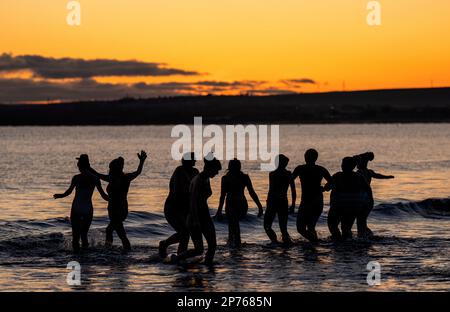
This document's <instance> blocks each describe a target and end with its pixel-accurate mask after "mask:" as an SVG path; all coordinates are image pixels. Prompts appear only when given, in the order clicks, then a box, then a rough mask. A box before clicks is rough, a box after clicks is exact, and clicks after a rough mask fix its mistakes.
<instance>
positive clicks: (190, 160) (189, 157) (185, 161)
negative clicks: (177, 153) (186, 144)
mask: <svg viewBox="0 0 450 312" xmlns="http://www.w3.org/2000/svg"><path fill="white" fill-rule="evenodd" d="M195 162H196V159H195V153H193V152H189V153H185V154H184V155H183V158H182V159H181V164H182V165H183V166H185V167H194V166H195Z"/></svg>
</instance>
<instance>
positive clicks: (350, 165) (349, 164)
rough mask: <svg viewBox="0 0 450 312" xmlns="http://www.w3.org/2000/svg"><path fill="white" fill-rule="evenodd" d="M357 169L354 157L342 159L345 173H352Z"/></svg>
mask: <svg viewBox="0 0 450 312" xmlns="http://www.w3.org/2000/svg"><path fill="white" fill-rule="evenodd" d="M355 167H356V162H355V159H354V158H353V157H345V158H344V159H342V164H341V168H342V171H343V172H352V171H353V170H354V169H355Z"/></svg>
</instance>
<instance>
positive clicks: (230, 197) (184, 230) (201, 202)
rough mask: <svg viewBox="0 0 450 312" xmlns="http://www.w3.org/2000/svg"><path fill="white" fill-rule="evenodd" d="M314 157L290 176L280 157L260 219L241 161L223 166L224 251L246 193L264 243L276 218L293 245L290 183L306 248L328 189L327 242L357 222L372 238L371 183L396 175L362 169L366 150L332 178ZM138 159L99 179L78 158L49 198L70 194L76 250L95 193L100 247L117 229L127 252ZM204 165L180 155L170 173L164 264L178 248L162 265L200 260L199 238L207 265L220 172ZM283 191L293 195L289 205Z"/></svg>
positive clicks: (119, 163)
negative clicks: (64, 186) (104, 206)
mask: <svg viewBox="0 0 450 312" xmlns="http://www.w3.org/2000/svg"><path fill="white" fill-rule="evenodd" d="M318 156H319V154H318V152H317V151H316V150H314V149H309V150H307V151H306V153H305V164H303V165H300V166H298V167H296V168H295V170H294V171H293V172H290V171H289V170H287V169H286V168H287V165H288V163H289V158H287V157H286V156H285V155H282V154H280V155H278V156H277V157H276V169H275V170H274V171H272V172H270V173H269V192H268V196H267V205H266V211H265V213H264V211H263V206H262V205H261V202H260V200H259V198H258V195H257V194H256V192H255V190H254V188H253V185H252V181H251V179H250V177H249V175H248V174H245V173H244V172H242V168H241V162H240V161H239V160H237V159H233V160H230V161H229V163H228V171H227V172H226V174H225V175H224V176H223V177H222V181H221V194H220V201H219V207H218V210H217V213H216V215H215V216H214V218H215V219H217V220H219V221H220V220H222V219H223V213H222V211H223V208H224V206H225V215H226V219H227V221H228V233H229V234H228V245H229V246H230V247H232V248H237V247H240V246H241V233H240V226H239V223H240V221H241V220H242V219H243V218H245V217H246V215H247V211H248V203H247V199H246V197H245V189H247V191H248V193H249V195H250V197H251V198H252V199H253V201H254V202H255V204H256V206H257V207H258V217H262V216H264V230H265V232H266V233H267V236H268V237H269V239H270V240H271V241H272V242H273V243H278V237H277V234H276V233H275V232H274V230H273V229H272V224H273V221H274V220H275V217H278V222H279V227H280V231H281V241H282V243H283V244H285V245H290V244H291V243H292V239H291V237H290V235H289V233H288V227H287V225H288V216H289V213H295V207H296V197H297V195H296V194H297V192H296V187H295V180H296V179H297V178H299V180H300V183H301V190H302V196H301V203H300V206H299V208H298V214H297V230H298V232H299V233H300V234H301V235H302V236H303V237H304V238H305V239H307V240H308V241H310V242H317V241H318V236H317V232H316V224H317V222H318V220H319V218H320V216H321V214H322V212H323V205H324V200H323V193H324V192H328V191H331V194H330V210H329V212H328V228H329V230H330V233H331V238H332V239H333V240H337V241H339V240H345V239H348V238H351V236H352V227H353V224H354V223H355V220H356V223H357V231H358V236H360V237H370V236H371V235H372V231H371V230H370V229H369V228H368V226H367V219H368V217H369V214H370V212H371V210H372V208H373V205H374V200H373V194H372V189H371V187H370V184H371V181H372V179H392V178H394V177H393V176H386V175H382V174H379V173H376V172H375V171H373V170H370V169H368V162H369V161H372V160H373V159H374V154H373V153H372V152H367V153H363V154H359V155H356V156H352V157H345V158H344V159H343V160H342V165H341V168H342V171H340V172H337V173H336V174H334V175H333V176H331V175H330V173H329V172H328V170H327V169H325V168H324V167H322V166H319V165H317V164H316V161H317V159H318ZM138 158H139V161H140V162H139V166H138V168H137V170H136V171H135V172H133V173H124V172H123V168H124V159H123V158H122V157H119V158H117V159H114V160H113V161H111V163H110V164H109V173H108V174H100V173H98V172H97V171H95V170H94V169H92V168H91V166H90V164H89V158H88V156H87V155H85V154H83V155H81V156H80V157H79V158H77V159H78V168H79V170H80V174H78V175H76V176H74V177H73V178H72V183H71V185H70V187H69V189H68V190H67V191H66V192H65V193H64V194H55V195H54V198H62V197H66V196H68V195H70V194H71V193H72V191H73V190H74V189H75V190H76V193H75V198H74V200H73V203H72V210H71V217H70V220H71V224H72V245H73V250H74V252H79V251H80V250H81V248H84V249H85V248H87V247H88V239H87V233H88V231H89V227H90V224H91V221H92V217H93V207H92V194H93V191H94V189H95V188H97V189H98V191H99V193H100V194H101V196H102V198H103V199H104V200H106V201H107V202H108V215H109V219H110V223H109V225H108V227H107V228H106V245H107V246H110V245H112V242H113V232H114V231H116V233H117V235H118V236H119V238H120V239H121V240H122V245H123V248H124V250H125V251H128V250H130V249H131V245H130V242H129V240H128V238H127V235H126V232H125V229H124V226H123V222H124V221H125V219H126V217H127V215H128V202H127V194H128V189H129V187H130V183H131V181H133V180H134V179H135V178H137V177H138V176H139V175H140V174H141V172H142V169H143V166H144V162H145V159H146V158H147V155H146V153H145V152H144V151H141V153H139V154H138ZM203 162H204V165H203V170H202V171H201V172H199V170H197V169H196V168H195V163H196V160H195V155H194V153H187V154H185V155H184V156H183V159H182V161H181V165H180V166H179V167H177V168H176V169H175V171H174V173H173V174H172V177H171V179H170V183H169V195H168V197H167V199H166V202H165V204H164V215H165V217H166V219H167V221H168V223H169V224H170V225H171V226H172V228H173V229H174V230H175V234H173V235H172V236H170V237H169V238H167V239H166V240H163V241H161V242H160V243H159V255H160V256H161V257H162V258H166V257H167V249H168V247H169V246H170V245H173V244H178V250H177V254H176V255H171V257H170V259H168V261H170V262H177V261H180V260H184V259H187V258H190V257H195V256H200V255H203V253H204V245H203V238H205V240H206V243H207V247H208V249H207V252H206V254H205V256H204V262H205V263H207V264H211V263H212V262H213V258H214V254H215V251H216V247H217V241H216V230H215V227H214V222H213V218H212V217H211V215H210V211H209V207H208V198H209V197H211V195H212V190H211V186H210V179H212V178H214V177H215V176H217V175H218V173H219V171H220V170H222V166H221V163H220V161H219V160H217V159H216V158H214V157H213V155H212V154H209V155H208V156H206V157H205V158H204V160H203ZM355 169H357V170H356V171H355ZM100 180H103V181H106V182H108V186H107V188H106V193H105V192H104V191H103V189H102V186H101V183H100ZM324 180H325V181H324ZM323 181H324V182H325V183H323ZM289 188H290V190H291V192H290V193H291V196H292V199H291V205H290V206H289V200H288V190H289ZM80 240H81V248H80ZM190 240H192V243H193V248H192V249H189V241H190Z"/></svg>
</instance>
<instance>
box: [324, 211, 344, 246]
mask: <svg viewBox="0 0 450 312" xmlns="http://www.w3.org/2000/svg"><path fill="white" fill-rule="evenodd" d="M340 219H341V218H340V215H339V209H338V207H336V205H333V204H332V205H331V207H330V211H329V212H328V220H327V222H328V229H329V230H330V233H331V238H332V239H334V240H340V239H341V238H342V234H341V231H340V230H339V222H340V221H341V220H340Z"/></svg>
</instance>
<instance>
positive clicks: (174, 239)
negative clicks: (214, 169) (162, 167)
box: [159, 153, 198, 257]
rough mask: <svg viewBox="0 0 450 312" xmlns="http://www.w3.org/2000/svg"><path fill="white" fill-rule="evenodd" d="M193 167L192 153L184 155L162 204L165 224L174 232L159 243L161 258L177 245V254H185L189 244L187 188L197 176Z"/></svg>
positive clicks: (196, 171) (193, 158)
mask: <svg viewBox="0 0 450 312" xmlns="http://www.w3.org/2000/svg"><path fill="white" fill-rule="evenodd" d="M194 166H195V155H194V153H186V154H185V155H183V159H182V160H181V166H178V167H177V168H176V169H175V171H174V173H173V174H172V177H171V178H170V183H169V195H168V196H167V199H166V202H165V204H164V216H165V217H166V220H167V222H169V224H170V225H171V226H172V227H173V229H174V230H175V231H176V233H175V234H173V235H172V236H170V237H169V238H168V239H166V240H163V241H161V242H160V243H159V254H160V256H161V257H165V256H166V255H167V247H169V246H170V245H173V244H177V243H179V245H178V252H177V253H178V254H181V253H183V252H185V251H186V250H187V248H188V244H189V230H188V228H187V225H186V223H187V215H188V212H189V187H190V185H191V182H192V179H193V178H194V177H195V176H196V175H197V174H198V170H197V169H196V168H194Z"/></svg>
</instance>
